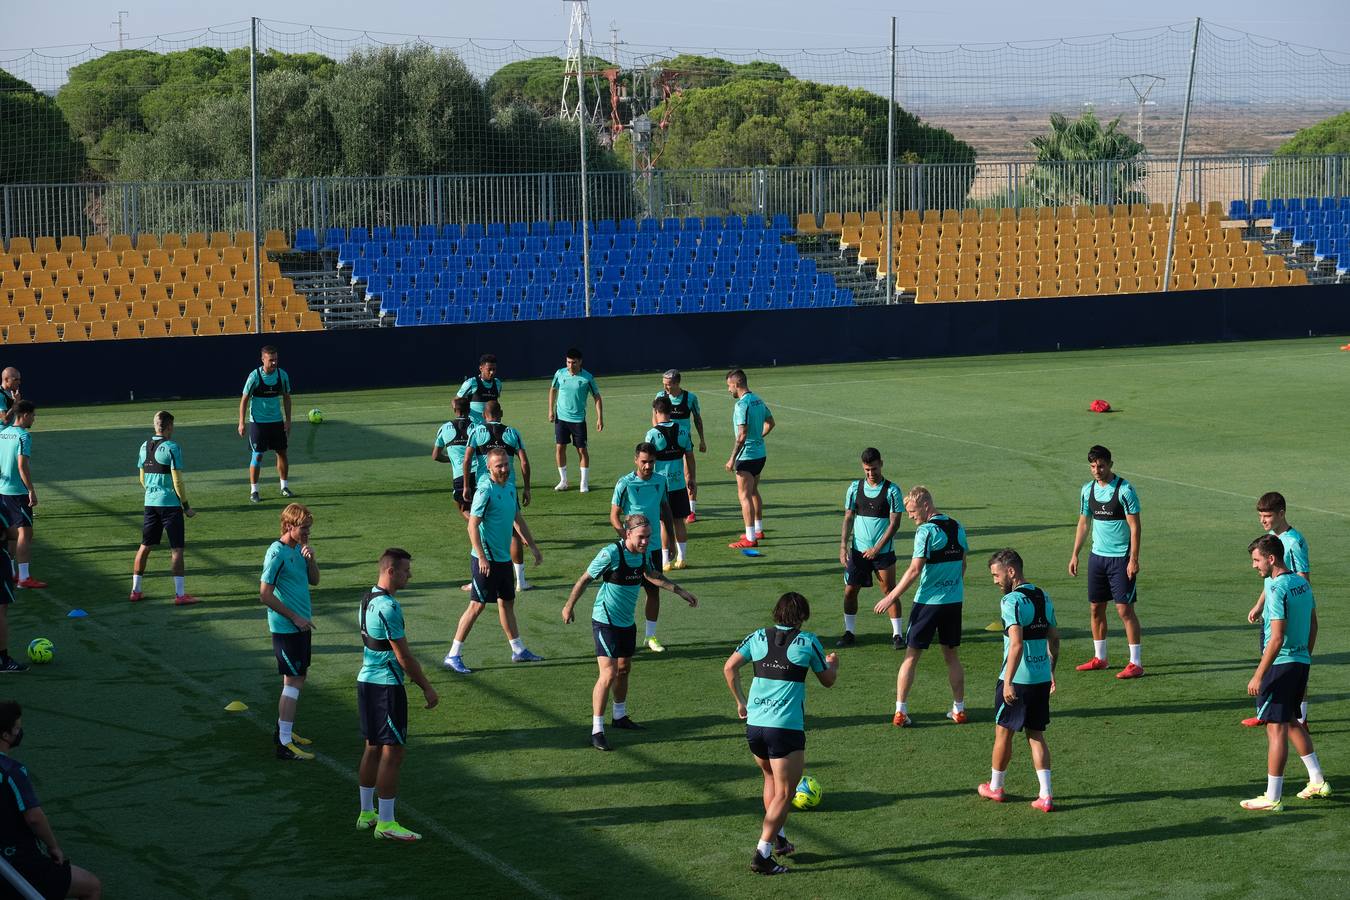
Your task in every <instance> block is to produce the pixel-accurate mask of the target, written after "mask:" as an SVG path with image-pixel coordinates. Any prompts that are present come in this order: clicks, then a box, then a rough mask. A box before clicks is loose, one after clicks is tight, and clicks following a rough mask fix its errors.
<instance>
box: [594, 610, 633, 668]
mask: <svg viewBox="0 0 1350 900" xmlns="http://www.w3.org/2000/svg"><path fill="white" fill-rule="evenodd" d="M591 634H592V636H594V637H595V655H596V656H606V657H609V658H610V659H631V658H632V656H633V654H634V653H636V652H637V625H636V624H633V625H610V624H608V623H606V622H597V621H595V620H594V619H591Z"/></svg>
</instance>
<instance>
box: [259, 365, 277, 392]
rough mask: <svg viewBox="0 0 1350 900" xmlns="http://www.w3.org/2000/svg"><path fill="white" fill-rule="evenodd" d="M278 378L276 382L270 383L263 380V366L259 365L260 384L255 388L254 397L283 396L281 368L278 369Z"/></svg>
mask: <svg viewBox="0 0 1350 900" xmlns="http://www.w3.org/2000/svg"><path fill="white" fill-rule="evenodd" d="M276 374H277V380H276V383H274V384H268V383H267V382H265V381H263V375H264V372H263V370H262V366H258V386H257V387H255V388H254V389H253V394H252V396H254V397H280V396H281V370H280V369H277V373H276Z"/></svg>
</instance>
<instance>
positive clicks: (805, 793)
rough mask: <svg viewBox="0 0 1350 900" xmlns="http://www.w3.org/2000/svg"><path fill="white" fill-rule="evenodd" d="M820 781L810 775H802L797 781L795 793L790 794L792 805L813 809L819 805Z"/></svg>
mask: <svg viewBox="0 0 1350 900" xmlns="http://www.w3.org/2000/svg"><path fill="white" fill-rule="evenodd" d="M821 796H822V795H821V790H820V782H819V781H816V780H815V779H814V778H812V777H811V776H810V775H803V776H802V780H801V781H799V782H797V793H795V794H793V795H792V805H793V806H795V807H797V808H798V809H814V808H815V807H817V806H819V805H820V798H821Z"/></svg>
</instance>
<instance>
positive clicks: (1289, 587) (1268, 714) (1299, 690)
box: [1242, 534, 1331, 812]
mask: <svg viewBox="0 0 1350 900" xmlns="http://www.w3.org/2000/svg"><path fill="white" fill-rule="evenodd" d="M1247 550H1248V552H1249V553H1251V557H1252V568H1253V569H1255V570H1256V571H1257V574H1259V575H1260V576H1261V577H1262V578H1263V579H1264V580H1265V591H1264V593H1265V597H1266V602H1265V605H1264V606H1263V607H1262V609H1261V623H1262V624H1261V661H1260V662H1259V663H1258V664H1257V666H1256V672H1255V673H1254V674H1253V675H1252V678H1251V681H1249V682H1247V694H1248V695H1249V696H1251V697H1256V698H1257V701H1256V702H1257V716H1258V718H1260V719H1261V721H1262V722H1265V723H1266V742H1267V745H1268V750H1267V754H1266V792H1265V793H1264V794H1262V795H1261V796H1259V797H1254V798H1252V799H1251V800H1243V801H1242V808H1243V809H1251V810H1265V811H1267V812H1279V811H1280V810H1282V809H1284V801H1283V799H1282V797H1283V795H1284V764H1285V761H1286V760H1287V759H1288V756H1289V748H1288V746H1287V744H1289V743H1292V744H1293V745H1294V749H1295V750H1297V751H1298V755H1299V758H1300V759H1302V760H1303V765H1304V767H1305V768H1306V769H1307V770H1308V786H1307V787H1305V788H1304V789H1303V790H1301V791H1299V792H1298V796H1299V799H1300V800H1313V799H1320V798H1324V797H1330V796H1331V785H1329V784H1327V781H1326V778H1325V777H1324V776H1323V774H1322V764H1321V763H1320V762H1318V760H1317V753H1316V752H1315V751H1314V750H1313V745H1312V738H1310V737H1308V729H1307V728H1305V727H1304V725H1303V723H1302V722H1300V721H1299V703H1301V702H1302V700H1303V696H1304V693H1305V692H1306V691H1307V689H1308V670H1309V669H1310V668H1311V666H1312V652H1313V647H1314V646H1315V645H1316V644H1317V604H1316V602H1314V600H1313V592H1312V585H1310V584H1308V581H1307V579H1306V578H1304V577H1303V576H1301V575H1299V574H1298V573H1296V572H1291V571H1290V570H1289V569H1288V568H1287V567H1286V566H1285V563H1284V555H1285V546H1284V543H1283V542H1282V541H1281V540H1280V539H1279V537H1277V536H1276V535H1273V534H1263V535H1261V536H1260V537H1259V538H1257V539H1256V540H1254V541H1252V542H1251V544H1250V545H1248V547H1247Z"/></svg>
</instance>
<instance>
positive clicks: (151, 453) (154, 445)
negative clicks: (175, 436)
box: [141, 434, 173, 475]
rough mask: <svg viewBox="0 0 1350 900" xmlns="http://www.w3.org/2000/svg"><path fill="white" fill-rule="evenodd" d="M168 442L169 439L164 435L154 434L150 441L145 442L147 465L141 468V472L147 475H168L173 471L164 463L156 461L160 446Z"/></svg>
mask: <svg viewBox="0 0 1350 900" xmlns="http://www.w3.org/2000/svg"><path fill="white" fill-rule="evenodd" d="M167 440H168V438H166V437H164V436H163V435H159V434H153V435H151V436H150V440H148V441H146V442H145V465H143V466H141V470H142V471H144V472H145V474H147V475H168V474H170V473H171V472H172V471H173V470H172V469H170V468H169V467H168V466H166V465H165V464H164V463H162V462H160V461H159V460H157V459H155V451H156V450H158V449H159V445H160V444H162V443H164V442H165V441H167Z"/></svg>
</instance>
